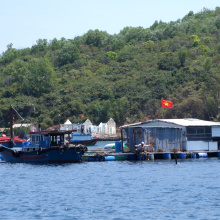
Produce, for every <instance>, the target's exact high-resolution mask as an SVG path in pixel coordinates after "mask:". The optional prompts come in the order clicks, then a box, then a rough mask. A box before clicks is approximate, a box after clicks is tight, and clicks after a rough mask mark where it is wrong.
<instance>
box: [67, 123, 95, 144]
mask: <svg viewBox="0 0 220 220" xmlns="http://www.w3.org/2000/svg"><path fill="white" fill-rule="evenodd" d="M71 135H72V138H71V139H70V143H71V144H75V145H77V144H82V145H86V146H94V145H95V144H96V142H97V141H98V140H99V138H96V137H92V134H91V132H90V131H84V126H83V125H79V126H78V127H77V129H75V130H73V131H72V134H71Z"/></svg>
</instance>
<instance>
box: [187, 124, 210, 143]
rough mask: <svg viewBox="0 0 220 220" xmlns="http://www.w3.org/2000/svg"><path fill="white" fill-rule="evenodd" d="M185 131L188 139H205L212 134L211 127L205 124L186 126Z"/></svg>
mask: <svg viewBox="0 0 220 220" xmlns="http://www.w3.org/2000/svg"><path fill="white" fill-rule="evenodd" d="M186 131H187V138H188V139H189V140H204V139H206V140H207V139H210V138H211V136H212V132H211V127H207V126H191V127H187V128H186Z"/></svg>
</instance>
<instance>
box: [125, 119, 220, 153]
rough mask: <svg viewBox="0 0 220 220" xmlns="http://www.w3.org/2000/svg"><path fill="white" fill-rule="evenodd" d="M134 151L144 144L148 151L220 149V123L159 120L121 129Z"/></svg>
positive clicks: (195, 120)
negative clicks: (137, 146) (136, 146)
mask: <svg viewBox="0 0 220 220" xmlns="http://www.w3.org/2000/svg"><path fill="white" fill-rule="evenodd" d="M121 135H122V140H123V139H127V144H128V146H129V149H130V151H131V152H134V151H135V145H138V144H141V143H142V142H144V144H145V146H146V148H147V151H148V152H178V151H182V152H190V151H194V152H195V151H218V150H220V123H219V122H211V121H204V120H199V119H194V118H185V119H157V120H151V121H146V122H142V123H136V124H130V125H124V126H122V127H121Z"/></svg>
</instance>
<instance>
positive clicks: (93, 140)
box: [70, 138, 99, 146]
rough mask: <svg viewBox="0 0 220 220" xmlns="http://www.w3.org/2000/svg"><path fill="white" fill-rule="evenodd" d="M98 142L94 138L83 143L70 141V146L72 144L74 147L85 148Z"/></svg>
mask: <svg viewBox="0 0 220 220" xmlns="http://www.w3.org/2000/svg"><path fill="white" fill-rule="evenodd" d="M98 140H99V139H98V138H95V139H92V140H85V141H71V140H70V144H74V145H78V144H82V145H85V146H94V145H95V144H96V142H97V141H98Z"/></svg>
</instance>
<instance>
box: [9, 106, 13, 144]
mask: <svg viewBox="0 0 220 220" xmlns="http://www.w3.org/2000/svg"><path fill="white" fill-rule="evenodd" d="M10 147H13V108H12V106H10Z"/></svg>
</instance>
